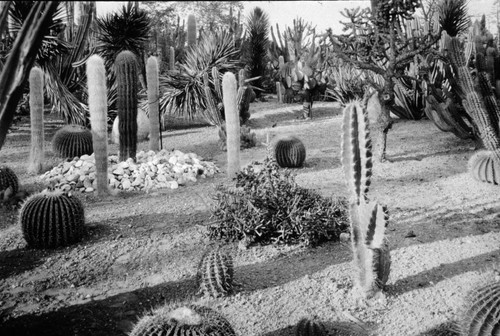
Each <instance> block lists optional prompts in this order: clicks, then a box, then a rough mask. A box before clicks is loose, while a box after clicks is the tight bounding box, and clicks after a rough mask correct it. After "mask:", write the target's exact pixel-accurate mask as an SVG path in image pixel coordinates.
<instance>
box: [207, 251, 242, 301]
mask: <svg viewBox="0 0 500 336" xmlns="http://www.w3.org/2000/svg"><path fill="white" fill-rule="evenodd" d="M233 277H234V269H233V259H232V257H231V255H229V254H227V253H225V252H223V251H221V250H220V249H215V250H211V251H208V252H207V253H206V254H205V255H204V256H203V257H202V259H201V261H200V264H199V266H198V282H199V286H200V293H201V294H203V295H205V296H209V297H219V296H226V295H229V294H231V293H232V292H233Z"/></svg>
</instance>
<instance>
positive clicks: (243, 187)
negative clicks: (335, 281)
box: [209, 157, 349, 246]
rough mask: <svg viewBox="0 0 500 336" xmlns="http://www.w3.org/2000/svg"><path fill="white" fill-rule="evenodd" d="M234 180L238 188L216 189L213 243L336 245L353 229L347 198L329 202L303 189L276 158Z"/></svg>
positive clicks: (254, 166) (249, 167)
mask: <svg viewBox="0 0 500 336" xmlns="http://www.w3.org/2000/svg"><path fill="white" fill-rule="evenodd" d="M235 180H236V186H235V187H234V186H224V185H218V186H217V187H216V192H215V194H214V195H213V199H214V200H215V206H214V207H213V209H212V218H214V219H215V220H214V221H213V222H212V223H211V224H210V226H209V237H210V238H211V239H220V240H226V241H235V240H240V239H243V238H247V239H249V240H250V241H252V242H254V243H260V244H263V245H265V244H270V243H273V244H295V243H303V244H304V245H306V246H315V245H317V244H319V243H321V242H324V241H327V240H338V239H339V236H340V233H342V232H346V231H347V230H348V228H349V223H348V213H347V201H346V200H345V199H344V198H337V197H332V198H325V197H322V196H321V195H319V194H318V193H317V192H315V191H312V190H309V189H305V188H302V187H300V186H299V185H298V184H297V183H296V182H295V177H294V175H292V174H291V172H290V171H289V170H288V169H282V168H280V167H279V166H278V165H277V164H276V161H275V160H274V159H273V158H270V157H268V158H266V159H265V160H264V162H263V163H259V162H254V163H253V164H252V165H249V166H248V167H246V168H244V169H243V170H242V171H241V172H239V173H238V174H237V176H236V178H235Z"/></svg>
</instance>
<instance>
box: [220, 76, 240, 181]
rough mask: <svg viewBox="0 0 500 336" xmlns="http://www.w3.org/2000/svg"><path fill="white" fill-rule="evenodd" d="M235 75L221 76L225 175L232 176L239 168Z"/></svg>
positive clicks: (238, 121)
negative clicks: (225, 137)
mask: <svg viewBox="0 0 500 336" xmlns="http://www.w3.org/2000/svg"><path fill="white" fill-rule="evenodd" d="M236 86H237V83H236V77H235V76H234V74H232V73H231V72H226V73H225V74H224V76H223V77H222V99H223V102H224V113H225V115H226V130H227V176H228V178H230V179H231V178H233V177H235V176H236V173H237V172H238V171H239V170H240V118H239V115H238V108H237V104H236V97H237V88H236Z"/></svg>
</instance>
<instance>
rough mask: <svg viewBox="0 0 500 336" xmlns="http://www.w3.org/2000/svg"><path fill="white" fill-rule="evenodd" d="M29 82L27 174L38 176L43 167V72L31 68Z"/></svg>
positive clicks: (37, 68) (36, 68)
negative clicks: (29, 131)
mask: <svg viewBox="0 0 500 336" xmlns="http://www.w3.org/2000/svg"><path fill="white" fill-rule="evenodd" d="M29 82H30V119H31V151H30V156H29V164H28V172H30V173H34V174H39V173H41V172H42V169H43V168H42V165H43V156H44V155H43V154H44V153H43V142H44V136H43V71H42V69H40V68H39V67H33V68H32V69H31V71H30V76H29Z"/></svg>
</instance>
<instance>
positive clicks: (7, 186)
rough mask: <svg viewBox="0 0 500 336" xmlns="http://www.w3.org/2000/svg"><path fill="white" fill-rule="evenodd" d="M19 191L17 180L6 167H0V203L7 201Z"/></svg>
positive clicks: (14, 174)
mask: <svg viewBox="0 0 500 336" xmlns="http://www.w3.org/2000/svg"><path fill="white" fill-rule="evenodd" d="M18 191H19V179H18V178H17V175H16V173H14V171H13V170H12V169H10V168H9V167H7V166H0V201H2V200H7V199H9V198H10V197H12V196H14V195H15V194H17V192H18Z"/></svg>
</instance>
